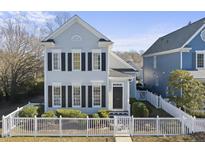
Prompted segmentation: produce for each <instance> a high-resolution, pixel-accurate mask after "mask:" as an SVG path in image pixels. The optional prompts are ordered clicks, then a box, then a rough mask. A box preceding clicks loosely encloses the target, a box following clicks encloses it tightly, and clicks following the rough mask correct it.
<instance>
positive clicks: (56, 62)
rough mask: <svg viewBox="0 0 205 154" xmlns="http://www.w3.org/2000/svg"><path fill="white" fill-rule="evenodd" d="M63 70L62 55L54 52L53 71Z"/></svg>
mask: <svg viewBox="0 0 205 154" xmlns="http://www.w3.org/2000/svg"><path fill="white" fill-rule="evenodd" d="M60 69H61V53H60V52H53V70H54V71H59V70H60Z"/></svg>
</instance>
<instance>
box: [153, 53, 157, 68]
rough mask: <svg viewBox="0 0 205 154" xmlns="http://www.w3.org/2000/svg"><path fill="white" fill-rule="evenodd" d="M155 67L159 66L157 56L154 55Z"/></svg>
mask: <svg viewBox="0 0 205 154" xmlns="http://www.w3.org/2000/svg"><path fill="white" fill-rule="evenodd" d="M153 67H154V68H157V56H154V60H153Z"/></svg>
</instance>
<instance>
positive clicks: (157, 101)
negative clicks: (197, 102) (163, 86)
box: [136, 91, 205, 132]
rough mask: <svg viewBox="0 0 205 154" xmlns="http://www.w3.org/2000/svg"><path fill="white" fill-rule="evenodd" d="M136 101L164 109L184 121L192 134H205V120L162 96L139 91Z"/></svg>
mask: <svg viewBox="0 0 205 154" xmlns="http://www.w3.org/2000/svg"><path fill="white" fill-rule="evenodd" d="M136 99H138V100H144V101H148V102H149V103H150V104H152V105H153V106H154V107H156V108H161V109H163V110H164V111H166V112H167V113H169V114H170V115H172V116H173V117H175V118H179V119H183V122H184V125H185V126H186V128H188V129H189V131H190V132H205V118H195V117H193V116H191V115H189V114H187V113H185V112H184V111H182V110H181V109H180V108H177V107H176V106H175V105H172V104H171V103H170V102H168V101H167V100H165V99H163V98H162V97H161V96H158V95H155V94H153V93H152V92H149V91H137V95H136Z"/></svg>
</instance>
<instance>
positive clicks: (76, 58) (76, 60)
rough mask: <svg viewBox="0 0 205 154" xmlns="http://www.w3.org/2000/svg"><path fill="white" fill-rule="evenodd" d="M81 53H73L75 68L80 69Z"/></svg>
mask: <svg viewBox="0 0 205 154" xmlns="http://www.w3.org/2000/svg"><path fill="white" fill-rule="evenodd" d="M80 55H81V54H80V53H73V69H74V70H80Z"/></svg>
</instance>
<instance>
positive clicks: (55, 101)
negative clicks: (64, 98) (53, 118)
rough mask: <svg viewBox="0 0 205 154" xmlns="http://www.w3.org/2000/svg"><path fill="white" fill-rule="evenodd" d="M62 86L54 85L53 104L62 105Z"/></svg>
mask: <svg viewBox="0 0 205 154" xmlns="http://www.w3.org/2000/svg"><path fill="white" fill-rule="evenodd" d="M60 88H61V87H60V86H54V88H53V89H54V90H53V104H54V106H61V90H60Z"/></svg>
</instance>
